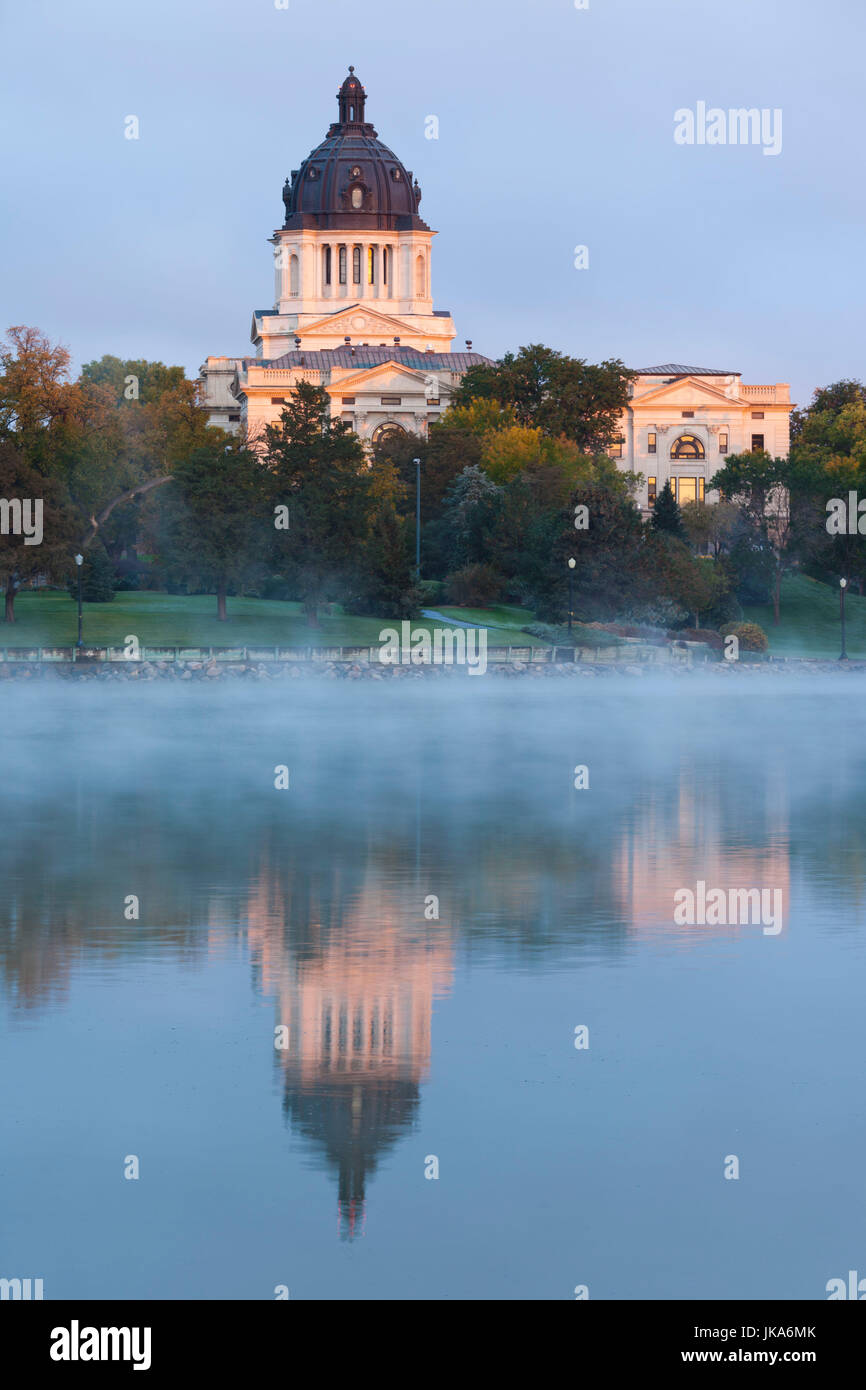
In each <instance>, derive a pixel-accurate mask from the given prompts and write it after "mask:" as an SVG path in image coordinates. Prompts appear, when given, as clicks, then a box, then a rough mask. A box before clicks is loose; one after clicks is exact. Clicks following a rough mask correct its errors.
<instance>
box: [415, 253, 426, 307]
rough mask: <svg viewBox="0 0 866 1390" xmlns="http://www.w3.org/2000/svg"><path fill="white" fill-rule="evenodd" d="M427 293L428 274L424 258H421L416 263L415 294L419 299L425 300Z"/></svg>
mask: <svg viewBox="0 0 866 1390" xmlns="http://www.w3.org/2000/svg"><path fill="white" fill-rule="evenodd" d="M426 293H427V274H426V268H425V265H424V257H423V256H419V257H418V258H417V260H416V261H415V294H416V295H417V296H418V298H419V299H423V298H424V296H425V294H426Z"/></svg>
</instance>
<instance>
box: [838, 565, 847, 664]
mask: <svg viewBox="0 0 866 1390" xmlns="http://www.w3.org/2000/svg"><path fill="white" fill-rule="evenodd" d="M847 588H848V580H847V579H840V580H839V616H840V617H841V619H842V655H841V656H840V657H839V660H840V661H847V660H848V651H847V649H846V646H845V590H846V589H847Z"/></svg>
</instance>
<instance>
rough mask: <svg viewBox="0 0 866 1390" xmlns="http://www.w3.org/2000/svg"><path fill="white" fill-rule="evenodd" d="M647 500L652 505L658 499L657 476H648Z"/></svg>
mask: <svg viewBox="0 0 866 1390" xmlns="http://www.w3.org/2000/svg"><path fill="white" fill-rule="evenodd" d="M646 500H647V502H648V504H649V505H650V506H652V505H653V503H654V502H655V500H656V480H655V478H647V488H646Z"/></svg>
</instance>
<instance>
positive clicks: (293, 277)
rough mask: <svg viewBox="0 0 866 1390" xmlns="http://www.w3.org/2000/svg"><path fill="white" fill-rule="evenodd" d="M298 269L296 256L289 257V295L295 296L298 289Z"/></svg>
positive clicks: (299, 277)
mask: <svg viewBox="0 0 866 1390" xmlns="http://www.w3.org/2000/svg"><path fill="white" fill-rule="evenodd" d="M300 280H301V276H300V267H299V264H298V258H297V256H290V257H289V294H297V293H298V291H299V289H300Z"/></svg>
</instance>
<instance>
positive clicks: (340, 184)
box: [283, 68, 430, 232]
mask: <svg viewBox="0 0 866 1390" xmlns="http://www.w3.org/2000/svg"><path fill="white" fill-rule="evenodd" d="M337 101H338V102H339V112H340V119H339V120H338V121H336V122H335V123H334V124H333V125H332V126H331V128H330V130H329V131H328V134H327V135H326V136H325V139H324V140H323V141H322V143H321V145H318V146H317V147H316V149H314V150H313V152H312V154H310V155H308V156H307V158H306V159H305V160H304V162H303V164H302V165H301V167H300V169H293V170H292V177H291V179H286V182H285V186H284V188H283V202H284V203H285V205H286V220H285V222H284V223H283V226H284V227H319V228H334V229H335V230H343V231H347V232H352V231H370V230H375V229H379V230H385V231H403V230H407V229H409V228H411V227H419V228H421V229H422V230H423V231H429V230H430V229H429V227H428V226H427V224H426V222H422V220H421V218H420V217H419V216H418V204H419V203H420V201H421V189H420V188H419V187H418V184H417V181H416V182H415V183H414V184H413V182H412V173H411V171H410V172H408V173H407V171H406V169H405V168H404V167H403V165H402V164H401V163H400V160H399V159H398V158H397V156H396V155H395V154H394V153H393V152H392V151H391V150H389V149H388V146H387V145H383V144H382V142H381V140H379V139H378V138H377V135H376V132H375V130H374V129H373V127H372V126H371V125H370V124H369V123H368V122H367V121H365V119H364V108H365V105H366V101H367V93H366V92H365V91H364V88H363V87H362V85H361V83H360V82H359V80H358V78H357V77H355V69H354V68H349V76H348V77H347V78H346V80H345V82H344V83H343V85H342V87H341V88H340V90H339V92H338V93H337Z"/></svg>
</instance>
